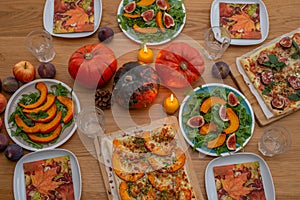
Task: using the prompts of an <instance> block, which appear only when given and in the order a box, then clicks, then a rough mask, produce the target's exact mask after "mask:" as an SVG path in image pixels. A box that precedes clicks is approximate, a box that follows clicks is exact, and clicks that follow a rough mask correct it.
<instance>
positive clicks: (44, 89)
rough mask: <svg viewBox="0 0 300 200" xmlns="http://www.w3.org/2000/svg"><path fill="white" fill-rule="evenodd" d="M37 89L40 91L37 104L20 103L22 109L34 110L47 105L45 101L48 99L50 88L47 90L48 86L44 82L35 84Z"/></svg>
mask: <svg viewBox="0 0 300 200" xmlns="http://www.w3.org/2000/svg"><path fill="white" fill-rule="evenodd" d="M35 88H36V89H37V90H39V91H40V97H39V99H38V100H37V101H36V102H34V103H32V104H29V105H25V104H22V103H19V106H21V107H22V108H25V109H34V108H37V107H39V106H40V105H42V104H43V103H45V101H46V99H47V95H48V88H47V86H46V84H45V83H44V82H37V83H36V84H35Z"/></svg>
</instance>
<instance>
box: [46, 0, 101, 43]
mask: <svg viewBox="0 0 300 200" xmlns="http://www.w3.org/2000/svg"><path fill="white" fill-rule="evenodd" d="M53 15H54V0H46V3H45V7H44V15H43V23H44V28H45V30H46V31H47V32H49V33H50V34H51V35H53V36H56V37H62V38H80V37H87V36H89V35H92V34H93V33H95V32H96V31H97V29H98V28H99V25H100V22H101V18H102V1H101V0H94V30H93V31H90V32H81V33H59V34H58V33H53Z"/></svg>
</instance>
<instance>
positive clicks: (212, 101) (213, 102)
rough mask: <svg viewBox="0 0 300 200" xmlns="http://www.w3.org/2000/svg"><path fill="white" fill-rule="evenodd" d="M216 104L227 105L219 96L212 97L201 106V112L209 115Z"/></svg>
mask: <svg viewBox="0 0 300 200" xmlns="http://www.w3.org/2000/svg"><path fill="white" fill-rule="evenodd" d="M216 104H221V105H225V104H226V101H225V100H224V99H222V98H220V97H217V96H212V97H209V98H207V99H205V100H204V101H203V102H202V104H201V106H200V111H201V112H203V113H207V112H208V111H209V109H210V108H211V107H212V106H213V105H216Z"/></svg>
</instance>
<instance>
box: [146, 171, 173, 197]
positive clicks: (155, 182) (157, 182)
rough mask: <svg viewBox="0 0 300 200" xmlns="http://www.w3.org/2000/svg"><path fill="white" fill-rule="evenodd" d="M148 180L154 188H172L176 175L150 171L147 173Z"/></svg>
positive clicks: (159, 189) (162, 189)
mask: <svg viewBox="0 0 300 200" xmlns="http://www.w3.org/2000/svg"><path fill="white" fill-rule="evenodd" d="M148 180H149V182H150V183H151V185H152V186H153V187H154V188H155V189H157V190H158V191H161V192H162V191H167V190H170V189H173V188H174V183H175V181H176V176H174V174H171V173H161V172H158V171H151V172H149V173H148Z"/></svg>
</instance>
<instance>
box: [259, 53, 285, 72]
mask: <svg viewBox="0 0 300 200" xmlns="http://www.w3.org/2000/svg"><path fill="white" fill-rule="evenodd" d="M268 57H269V61H265V62H263V65H265V66H267V67H271V68H275V69H276V70H277V71H279V70H281V69H282V68H284V67H285V66H286V64H285V63H284V62H279V61H278V58H277V57H276V56H275V55H274V54H271V55H269V56H268Z"/></svg>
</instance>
